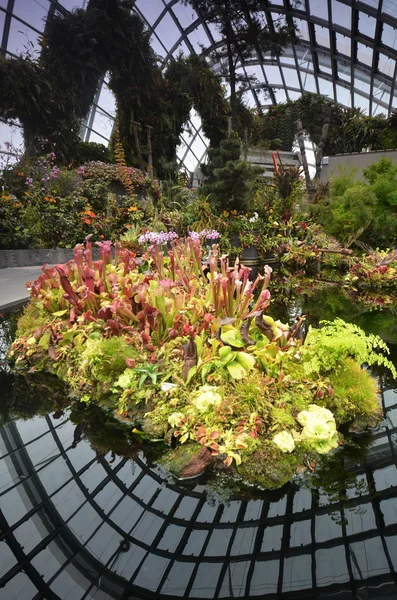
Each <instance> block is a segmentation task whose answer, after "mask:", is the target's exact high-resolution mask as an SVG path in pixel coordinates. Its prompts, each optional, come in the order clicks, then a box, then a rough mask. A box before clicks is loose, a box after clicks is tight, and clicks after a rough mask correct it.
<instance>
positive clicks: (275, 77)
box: [265, 65, 283, 83]
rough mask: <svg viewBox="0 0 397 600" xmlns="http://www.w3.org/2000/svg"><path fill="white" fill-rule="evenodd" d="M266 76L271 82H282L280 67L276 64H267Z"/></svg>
mask: <svg viewBox="0 0 397 600" xmlns="http://www.w3.org/2000/svg"><path fill="white" fill-rule="evenodd" d="M265 73H266V77H267V80H268V82H269V83H282V82H283V80H282V79H281V73H280V69H279V68H278V67H276V66H275V65H266V67H265Z"/></svg>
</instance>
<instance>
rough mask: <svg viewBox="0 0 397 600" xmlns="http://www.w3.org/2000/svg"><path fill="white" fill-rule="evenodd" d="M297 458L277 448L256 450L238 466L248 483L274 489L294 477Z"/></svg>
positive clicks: (240, 473)
mask: <svg viewBox="0 0 397 600" xmlns="http://www.w3.org/2000/svg"><path fill="white" fill-rule="evenodd" d="M295 466H296V465H295V460H294V457H293V456H292V455H291V454H283V453H281V452H279V451H278V449H276V448H274V449H273V448H272V452H271V453H270V452H260V451H258V452H255V453H254V454H253V455H252V456H250V457H249V458H248V459H247V461H246V462H243V463H242V464H241V465H239V467H238V473H239V475H240V476H241V477H242V478H243V480H245V481H246V482H247V483H250V484H256V485H259V486H260V487H262V488H265V489H269V490H274V489H278V488H281V487H282V486H283V485H285V484H286V483H287V482H288V481H290V479H291V478H292V477H293V475H294V472H295Z"/></svg>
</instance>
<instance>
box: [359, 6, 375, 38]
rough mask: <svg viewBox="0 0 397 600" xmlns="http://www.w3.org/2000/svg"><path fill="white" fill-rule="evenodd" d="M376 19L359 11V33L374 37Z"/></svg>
mask: <svg viewBox="0 0 397 600" xmlns="http://www.w3.org/2000/svg"><path fill="white" fill-rule="evenodd" d="M375 29H376V19H374V18H373V17H370V16H369V15H366V14H365V13H363V12H361V11H359V13H358V30H359V32H360V33H363V34H364V35H367V36H368V37H370V38H372V39H373V38H374V37H375Z"/></svg>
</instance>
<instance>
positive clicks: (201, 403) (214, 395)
mask: <svg viewBox="0 0 397 600" xmlns="http://www.w3.org/2000/svg"><path fill="white" fill-rule="evenodd" d="M221 402H222V396H221V394H220V393H219V392H217V388H216V387H214V386H211V385H203V387H202V388H201V390H200V391H199V394H198V396H197V398H196V399H195V402H194V403H195V405H196V408H197V410H199V411H200V412H205V411H207V410H208V409H209V408H210V407H211V406H215V405H218V404H220V403H221Z"/></svg>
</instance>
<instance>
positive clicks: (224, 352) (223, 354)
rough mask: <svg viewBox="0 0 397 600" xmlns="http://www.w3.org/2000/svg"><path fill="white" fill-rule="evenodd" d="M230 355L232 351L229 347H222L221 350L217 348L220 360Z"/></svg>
mask: <svg viewBox="0 0 397 600" xmlns="http://www.w3.org/2000/svg"><path fill="white" fill-rule="evenodd" d="M231 354H232V349H231V348H230V346H222V348H219V356H220V358H221V359H222V360H225V359H226V358H228V356H230V355H231Z"/></svg>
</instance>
